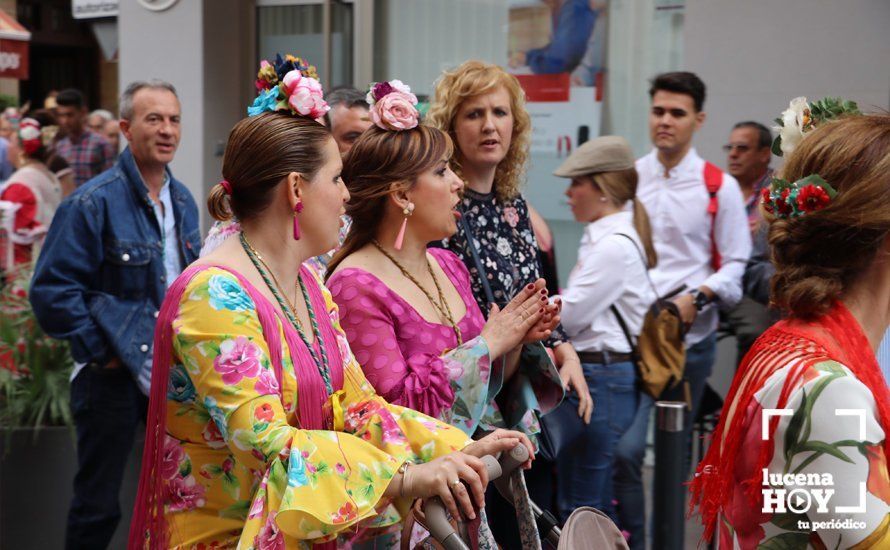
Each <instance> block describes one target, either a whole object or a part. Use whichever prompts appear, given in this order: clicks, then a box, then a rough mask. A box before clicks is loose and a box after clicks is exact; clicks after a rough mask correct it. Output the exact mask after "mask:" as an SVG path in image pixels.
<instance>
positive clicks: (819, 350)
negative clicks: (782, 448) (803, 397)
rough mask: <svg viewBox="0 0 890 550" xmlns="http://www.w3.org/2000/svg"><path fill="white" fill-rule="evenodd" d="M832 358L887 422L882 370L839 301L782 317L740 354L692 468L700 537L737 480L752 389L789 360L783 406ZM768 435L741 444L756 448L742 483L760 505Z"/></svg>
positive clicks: (889, 397) (709, 531) (888, 400)
mask: <svg viewBox="0 0 890 550" xmlns="http://www.w3.org/2000/svg"><path fill="white" fill-rule="evenodd" d="M831 360H833V361H837V362H838V363H840V364H842V365H844V366H846V367H847V368H849V369H850V371H852V372H853V374H854V375H855V376H856V378H857V379H858V380H859V381H860V382H862V383H863V384H865V386H866V387H867V388H868V389H869V391H870V392H871V393H872V395H873V396H874V398H875V403H876V405H877V410H878V422H879V423H880V424H881V426H882V428H883V429H884V432H885V434H886V432H887V431H888V426H890V391H888V389H887V384H886V382H885V381H884V377H883V375H882V374H881V369H880V367H879V366H878V362H877V360H876V359H875V355H874V352H873V351H872V348H871V344H869V342H868V339H867V338H866V336H865V334H864V333H863V332H862V328H861V327H860V326H859V322H858V321H857V320H856V318H855V317H853V315H852V314H851V313H850V311H849V310H848V309H847V308H846V307H845V306H844V305H843V304H842V303H840V302H835V304H834V305H833V307H832V309H831V310H830V311H829V312H828V313H827V314H825V315H823V316H822V317H819V318H818V319H816V320H815V321H811V322H804V321H799V320H793V319H791V320H785V321H780V322H778V323H776V324H775V325H774V326H773V327H772V328H770V329H769V330H767V331H766V332H765V333H763V335H762V336H761V337H760V338H759V339H758V340H757V341H756V342H755V343H754V346H753V347H752V348H751V350H750V351H749V352H748V354H747V355H746V356H745V358H744V360H743V361H742V364H741V366H740V367H739V370H738V372H737V373H736V375H735V378H734V379H733V382H732V387H731V388H730V390H729V394H728V396H727V398H726V405H724V408H723V410H724V413H723V415H722V417H721V419H720V423H719V424H718V426H717V429H716V431H715V432H714V435H713V439H712V444H711V446H710V448H709V449H708V452H707V454H706V455H705V458H704V460H702V461H701V463H700V464H699V465H698V468H697V469H696V474H695V478H694V479H693V481H692V483H691V487H690V490H691V492H692V499H691V502H690V512H692V511H693V510H694V509H695V507H698V509H699V513H700V514H701V517H702V523H703V524H704V526H705V533H704V537H703V538H704V540H710V539H711V537H712V536H713V534H714V529H715V526H716V520H717V516H718V514H719V513H720V512H721V510H722V509H723V507H724V506H726V505H727V504H728V503H729V502H730V499H731V498H732V496H733V491H734V490H736V488H737V487H736V486H735V483H734V479H733V467H734V465H735V464H736V463H737V462H738V460H739V454H740V453H741V452H743V451H742V449H741V443H742V440H743V439H744V436H745V432H746V431H747V429H748V426H747V425H745V411H746V410H747V409H748V405H749V404H750V403H751V400H752V399H754V394H756V393H757V392H758V391H760V389H761V388H763V386H764V384H765V383H766V381H767V379H769V377H770V376H771V375H772V374H773V373H775V372H776V371H777V370H779V369H781V368H784V367H786V366H788V365H793V366H792V368H791V370H790V372H789V375H788V377H787V378H786V380H785V384H784V386H783V387H782V391H781V393H780V394H779V402H778V403H777V405H776V408H785V407H786V406H787V404H788V400H789V398H790V397H791V393H792V391H793V390H794V389H795V388H797V387H798V386H799V384H800V381H801V377H802V376H803V374H804V373H805V372H806V370H807V369H808V368H810V367H812V366H814V365H816V364H818V363H822V362H824V361H831ZM778 424H779V417H778V416H775V417H773V418H771V419H770V426H769V430H770V434H774V433H775V431H776V428H777V427H778ZM773 450H774V447H773V437H770V438H768V440H767V441H764V442H762V443H761V445H760V449H759V451H754V450H752V449H745V450H744V452H745V453H750V452H759V457H758V467H757V468H756V469H754V470H753V472H752V474H751V476H750V477H749V478H748V479H745V480H742V481H741V485H742V488H743V490H744V492H745V495H746V496H747V498H749V499H750V501H751V505H752V506H753V507H756V508H757V509H759V508H760V499H761V498H762V495H761V492H760V488H761V487H760V485H761V471H762V469H763V468H766V467H768V466H769V462H770V460H771V458H772V456H773ZM884 453H885V455H886V456H890V446H888V438H887V437H885V438H884Z"/></svg>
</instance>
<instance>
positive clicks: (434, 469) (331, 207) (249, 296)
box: [129, 56, 524, 549]
mask: <svg viewBox="0 0 890 550" xmlns="http://www.w3.org/2000/svg"><path fill="white" fill-rule="evenodd" d="M259 80H260V82H259V84H260V86H259V87H260V93H259V96H258V97H257V99H256V101H255V102H254V104H253V106H252V107H251V108H250V110H249V114H250V115H251V116H249V117H248V118H246V119H244V120H242V121H241V122H239V123H238V124H236V125H235V127H234V128H233V130H232V133H231V135H230V136H229V142H228V145H227V148H226V154H225V158H224V161H223V175H224V177H225V179H224V180H223V181H222V182H221V183H220V184H218V185H217V186H215V187H214V188H213V190H212V191H211V193H210V196H209V198H208V207H209V210H210V213H211V215H213V216H214V217H215V218H216V219H220V220H225V219H228V218H229V217H231V216H232V215H236V216H238V218H239V219H240V220H241V229H242V231H241V233H240V234H239V235H238V236H237V238H230V239H228V240H226V241H225V242H224V243H223V244H221V245H220V246H219V248H217V250H215V251H214V252H213V253H211V254H210V255H208V256H206V257H204V258H202V259H200V260H199V261H198V262H196V263H195V264H193V265H192V266H190V267H189V268H188V269H186V271H185V272H183V274H182V275H181V276H180V277H179V278H178V279H177V281H176V282H175V283H174V284H173V285H172V286H171V288H170V290H169V291H168V294H167V296H166V298H165V301H164V305H163V307H162V309H161V312H160V317H159V319H158V330H157V335H156V339H155V348H154V349H155V355H154V357H155V363H154V367H153V372H152V386H151V387H152V393H151V401H150V405H149V419H148V422H147V436H146V446H145V452H144V455H143V463H142V475H141V478H140V483H139V496H138V498H137V505H136V509H135V511H134V518H133V523H132V526H131V530H130V544H129V546H130V548H134V549H135V548H144V547H148V548H152V549H156V548H168V547H172V548H193V547H196V546H201V545H205V546H208V547H220V548H234V547H236V546H237V547H238V548H242V549H265V548H275V549H291V548H309V547H315V548H319V547H321V548H334V547H335V545H336V538H337V537H338V536H341V537H343V538H344V539H347V538H348V536H349V533H350V532H352V531H354V530H355V529H357V528H359V527H360V526H361V525H363V524H365V523H366V522H374V520H375V518H376V516H377V514H378V511H379V510H383V509H385V508H386V507H387V505H388V503H393V504H395V505H396V506H397V507H398V508H399V509H400V510H403V511H404V510H407V508H408V507H409V506H410V504H411V502H412V501H413V500H414V499H417V498H427V497H432V496H438V497H441V498H442V500H443V502H444V503H445V505H446V507H447V509H448V510H449V511H450V512H451V513H452V514H453V515H455V516H456V517H457V516H460V515H461V514H463V515H464V516H466V517H468V518H473V517H475V514H476V512H475V510H476V509H478V507H479V506H480V505H481V502H482V498H483V491H484V488H485V484H486V483H487V474H486V472H485V469H484V467H483V464H482V461H481V460H479V457H481V456H483V455H485V454H493V453H496V452H498V451H501V450H506V449H510V448H513V447H514V446H515V445H518V444H520V442H522V441H523V437H524V436H522V434H519V433H516V432H509V431H506V430H502V431H500V432H497V433H494V434H492V435H491V436H489V437H488V438H487V439H484V440H481V441H478V442H475V443H474V442H471V440H470V439H469V438H467V436H466V435H465V434H464V433H463V432H461V431H459V430H457V429H455V428H451V427H450V426H448V425H446V424H444V423H442V422H439V421H437V420H434V419H432V418H430V417H427V416H425V415H422V414H420V413H417V412H415V411H412V410H410V409H405V408H402V407H398V406H394V405H390V404H388V403H387V402H386V401H385V400H384V399H382V398H381V397H379V396H378V395H376V394H375V393H374V391H373V388H372V387H371V386H370V384H368V382H367V380H366V379H365V378H364V376H363V375H362V372H361V369H360V368H359V367H358V365H357V364H356V362H355V360H354V359H353V356H352V353H351V352H350V350H349V346H348V344H347V342H346V338H345V335H344V334H343V332H342V330H341V329H340V326H339V321H338V313H337V307H336V305H335V304H334V303H333V301H332V300H331V297H330V294H329V293H328V292H327V290H326V289H325V288H324V287H323V286H322V285H321V283H320V281H319V280H318V279H317V277H316V276H315V275H314V272H313V271H311V270H310V269H309V268H307V267H305V266H304V265H303V261H304V260H305V259H307V258H310V257H313V256H315V255H318V254H319V253H321V252H323V251H325V250H329V249H330V248H332V247H333V246H334V244H336V241H337V233H338V230H339V225H340V214H342V212H343V206H344V203H345V202H346V201H347V200H348V199H349V194H348V192H347V191H346V189H345V187H344V185H343V182H342V180H341V179H340V170H341V166H342V163H341V160H340V155H339V152H338V150H337V146H336V144H335V143H334V140H333V138H332V137H331V135H330V133H329V132H328V130H327V129H326V128H325V127H324V126H322V125H321V124H319V123H318V122H316V121H315V120H314V119H316V118H318V117H319V116H321V115H322V114H324V112H325V110H326V104H325V103H324V101H323V99H322V94H321V86H320V85H319V83H318V81H317V80H316V79H315V74H314V69H313V68H311V67H308V66H306V65H305V64H304V63H303V62H302V61H301V60H299V59H298V58H294V57H291V56H288V57H286V58H284V59H282V58H280V57H279V59H278V60H277V62H276V63H275V65H274V66H273V65H271V64H269V63H263V65H262V68H261V70H260V73H259Z"/></svg>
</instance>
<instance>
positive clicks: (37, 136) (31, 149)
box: [19, 118, 59, 155]
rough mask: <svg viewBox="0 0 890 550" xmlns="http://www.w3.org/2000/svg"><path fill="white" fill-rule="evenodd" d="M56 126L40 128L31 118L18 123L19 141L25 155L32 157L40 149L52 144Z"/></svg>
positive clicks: (56, 129)
mask: <svg viewBox="0 0 890 550" xmlns="http://www.w3.org/2000/svg"><path fill="white" fill-rule="evenodd" d="M58 129H59V128H58V127H57V126H40V123H39V122H37V121H36V120H34V119H33V118H24V119H22V121H21V122H20V123H19V141H20V142H21V144H22V151H24V152H25V154H26V155H33V154H34V153H36V152H37V151H39V150H40V148H41V147H44V146H48V145H50V144H51V143H52V142H53V139H55V137H56V132H57V131H58Z"/></svg>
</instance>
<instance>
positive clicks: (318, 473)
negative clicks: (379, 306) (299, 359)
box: [159, 268, 469, 550]
mask: <svg viewBox="0 0 890 550" xmlns="http://www.w3.org/2000/svg"><path fill="white" fill-rule="evenodd" d="M322 289H323V293H324V297H325V302H326V304H327V314H328V315H329V316H330V318H331V321H332V323H333V324H334V328H335V332H336V334H337V337H338V342H337V345H339V346H340V350H341V355H342V356H343V358H344V365H343V369H344V382H343V390H342V394H341V398H342V410H343V411H344V414H343V415H342V418H341V419H340V420H339V421H335V426H334V430H336V431H321V430H314V431H313V430H303V429H299V428H297V427H296V426H298V418H297V417H296V395H297V392H296V390H297V384H298V381H297V380H296V377H295V374H294V368H293V363H292V360H291V354H290V353H288V352H287V344H286V340H285V336H284V332H283V327H282V326H281V324H280V322H279V323H278V330H279V332H280V333H281V334H280V336H281V337H280V342H281V345H282V347H283V349H282V354H281V356H282V366H283V373H282V384H281V385H282V386H283V387H282V388H281V389H280V390H279V384H278V381H277V379H276V378H275V375H274V370H273V367H272V364H271V361H270V354H269V347H268V344H267V342H266V340H265V339H264V337H263V331H262V328H261V325H260V321H259V317H258V315H257V312H256V305H255V304H254V302H253V300H252V299H251V297H250V296H249V295H248V293H247V292H246V291H245V289H244V288H243V287H242V286H241V284H240V283H239V281H238V279H237V278H236V277H235V276H233V275H232V274H230V273H228V272H227V271H225V270H222V269H218V268H208V269H205V270H203V271H201V272H199V273H197V274H196V275H195V276H194V277H193V279H192V281H191V282H190V283H189V284H188V286H187V288H186V290H185V292H184V293H183V295H182V299H181V301H180V304H179V310H178V314H177V316H176V319H175V320H174V322H173V334H174V336H173V354H174V357H173V366H172V367H171V373H170V384H169V387H168V394H167V426H168V428H167V432H168V433H167V437H166V441H165V449H164V460H163V461H162V463H161V465H160V468H159V470H160V474H161V475H163V476H164V477H165V479H166V480H169V481H168V483H169V490H168V491H167V495H166V508H165V510H166V515H167V521H168V524H169V526H170V534H171V539H170V542H171V546H173V547H176V548H198V549H209V548H235V547H236V546H237V547H238V548H240V549H244V550H248V549H256V550H265V549H275V550H285V549H291V548H305V547H308V544H307V543H309V542H310V541H311V542H322V541H330V540H332V539H333V538H335V537H336V536H338V535H341V536H342V535H344V534H346V533H349V532H350V530H353V529H355V528H356V527H358V524H359V523H361V522H364V523H362V526H364V525H367V524H373V525H374V526H378V527H379V526H381V524H386V523H387V520H383V521H381V519H380V518H379V517H378V518H375V516H377V513H378V511H381V512H382V511H384V510H385V509H386V508H387V506H388V505H389V504H390V503H391V502H390V501H389V500H388V499H384V498H383V492H384V490H385V489H386V487H387V485H388V484H389V481H390V480H391V479H392V477H393V475H394V474H395V472H396V470H397V469H398V467H399V466H400V465H401V464H402V463H403V462H405V461H412V462H426V461H429V460H431V459H433V458H435V457H438V456H441V455H444V454H447V453H450V452H452V451H455V450H458V449H461V448H463V447H464V446H465V445H466V444H467V443H469V440H468V439H467V437H466V435H465V434H464V433H463V432H461V431H460V430H458V429H457V428H452V427H450V426H448V425H446V424H443V423H442V422H439V421H437V420H434V419H432V418H429V417H427V416H425V415H423V414H420V413H417V412H415V411H412V410H409V409H405V408H403V407H398V406H395V405H390V404H388V403H386V402H385V401H384V400H383V399H382V398H381V397H379V396H377V395H376V394H375V393H374V390H373V388H372V387H371V385H370V384H368V382H367V381H366V380H365V378H364V375H363V374H362V371H361V369H360V368H359V366H358V365H357V363H356V362H355V360H354V359H353V357H352V354H351V353H350V352H349V350H348V345H347V344H346V339H345V335H343V332H342V330H341V329H340V325H339V320H338V314H337V306H336V305H335V303H334V302H333V300H331V298H330V294H329V293H328V292H327V290H326V289H324V287H322ZM318 314H319V315H324V312H318ZM392 504H395V505H396V507H397V508H399V509H400V510H402V511H405V509H406V508H407V506H408V505H409V503H408V502H398V501H397V502H393V503H392ZM393 521H398V518H397V517H395V516H392V519H391V520H389V522H393Z"/></svg>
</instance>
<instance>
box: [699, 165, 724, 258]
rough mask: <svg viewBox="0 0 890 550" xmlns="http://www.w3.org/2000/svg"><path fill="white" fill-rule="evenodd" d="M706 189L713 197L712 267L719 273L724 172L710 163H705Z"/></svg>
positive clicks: (709, 202) (710, 206)
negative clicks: (719, 197)
mask: <svg viewBox="0 0 890 550" xmlns="http://www.w3.org/2000/svg"><path fill="white" fill-rule="evenodd" d="M704 178H705V187H707V189H708V195H709V196H710V197H711V198H710V200H709V201H708V214H710V215H711V266H712V267H713V268H714V271H718V270H719V269H720V264H721V262H720V251H719V250H717V239H716V238H715V231H716V228H717V209H718V208H717V207H718V204H717V191H720V186H721V185H723V171H722V170H720V169H719V168H717V167H716V166H714V165H713V164H711V163H710V162H708V161H705V173H704Z"/></svg>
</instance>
